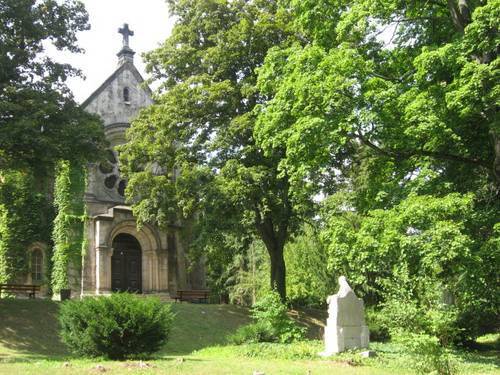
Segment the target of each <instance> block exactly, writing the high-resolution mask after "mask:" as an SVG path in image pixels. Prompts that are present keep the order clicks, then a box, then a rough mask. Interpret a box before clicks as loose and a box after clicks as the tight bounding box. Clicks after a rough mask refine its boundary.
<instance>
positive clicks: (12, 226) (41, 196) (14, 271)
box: [0, 170, 53, 283]
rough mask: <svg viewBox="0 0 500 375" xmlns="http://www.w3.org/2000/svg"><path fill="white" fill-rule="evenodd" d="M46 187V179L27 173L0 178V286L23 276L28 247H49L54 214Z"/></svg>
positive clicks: (6, 175) (20, 172)
mask: <svg viewBox="0 0 500 375" xmlns="http://www.w3.org/2000/svg"><path fill="white" fill-rule="evenodd" d="M47 186H48V182H47V179H46V178H45V179H40V178H36V177H35V176H34V174H33V172H32V171H29V170H27V171H15V172H13V171H8V172H3V173H1V174H0V282H1V283H6V282H14V281H15V280H16V279H18V278H21V277H23V276H25V275H26V273H27V272H28V266H29V258H28V255H29V254H28V251H27V249H28V246H29V245H30V244H32V243H33V242H36V241H40V242H43V243H46V244H49V243H50V228H51V222H52V217H53V211H52V209H51V204H50V201H49V194H48V191H47ZM44 271H45V272H44V274H45V273H46V271H47V270H44Z"/></svg>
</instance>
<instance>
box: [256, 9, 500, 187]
mask: <svg viewBox="0 0 500 375" xmlns="http://www.w3.org/2000/svg"><path fill="white" fill-rule="evenodd" d="M288 3H289V7H290V8H291V9H292V10H293V12H295V16H296V20H297V27H299V28H301V30H302V32H303V34H304V36H305V38H306V39H307V41H308V43H307V44H306V45H294V46H292V47H289V48H274V49H273V50H272V51H271V52H270V53H269V55H268V57H267V58H266V64H265V66H264V68H262V69H261V70H260V74H259V83H260V84H259V88H260V89H261V91H262V93H263V94H266V95H267V96H268V97H270V98H272V100H270V101H269V102H267V103H266V104H265V105H264V106H263V107H262V109H261V113H260V115H259V119H258V126H257V132H256V135H257V139H258V140H259V144H261V145H262V146H263V147H264V149H265V150H267V151H268V152H270V153H271V152H272V150H275V149H280V150H286V151H285V153H286V156H285V157H284V159H283V160H282V165H283V166H284V167H286V168H287V170H288V172H289V173H290V174H291V175H292V176H294V177H296V178H295V180H298V181H300V180H302V179H304V178H306V179H311V180H314V181H318V182H319V181H321V180H322V179H323V180H324V178H325V177H326V178H329V177H331V176H332V174H331V173H323V172H328V171H330V170H331V168H336V169H337V170H346V167H347V168H351V167H353V164H352V163H351V161H353V160H355V161H359V162H360V161H361V160H362V159H367V157H369V156H370V155H374V156H376V157H382V158H385V160H386V161H388V162H391V163H392V164H393V165H394V167H391V168H389V167H387V164H384V165H385V167H383V168H386V170H385V171H383V170H378V169H377V166H375V165H372V166H371V167H370V168H371V169H372V170H373V171H375V170H377V172H381V173H382V174H383V173H386V176H387V174H388V173H390V172H389V171H388V170H387V169H391V170H392V172H393V173H395V175H394V176H393V177H394V180H396V183H400V181H403V182H404V181H405V178H406V180H408V176H407V175H408V174H411V173H420V174H422V173H429V174H432V177H430V176H429V178H439V179H440V180H441V181H442V182H445V181H446V182H453V183H454V186H455V188H456V189H457V190H458V191H469V190H472V191H474V190H476V189H478V188H482V187H484V186H487V185H490V186H491V187H492V189H493V190H496V191H497V193H498V188H499V186H500V174H499V171H500V170H499V168H500V165H499V164H498V163H499V162H500V154H499V152H500V148H499V143H498V141H499V139H498V137H499V134H500V128H499V120H498V111H497V107H498V97H499V85H498V79H499V69H498V61H499V60H498V55H497V49H498V40H499V35H498V30H497V25H496V21H497V20H498V16H499V12H500V5H499V2H498V1H495V0H493V1H466V0H464V1H462V0H461V1H444V0H442V1H430V2H422V3H420V2H398V1H384V2H382V1H375V2H373V1H365V0H358V1H354V2H352V1H350V2H346V1H342V0H324V1H319V2H316V1H313V2H309V1H305V2H304V1H294V0H292V1H288ZM355 154H356V155H358V156H357V157H353V155H355ZM379 167H380V165H379ZM398 171H399V172H398ZM373 174H374V175H377V173H373ZM338 176H345V174H338ZM375 178H376V177H375ZM398 180H399V181H398ZM337 181H338V179H337ZM488 190H489V188H488Z"/></svg>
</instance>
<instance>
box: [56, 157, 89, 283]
mask: <svg viewBox="0 0 500 375" xmlns="http://www.w3.org/2000/svg"><path fill="white" fill-rule="evenodd" d="M84 192H85V168H84V167H83V166H81V165H78V164H70V163H69V162H67V161H62V162H60V163H59V166H58V169H57V176H56V183H55V189H54V204H55V206H56V209H57V215H56V218H55V219H54V228H53V232H52V239H53V241H54V252H53V256H52V262H53V268H52V288H53V291H54V292H59V291H60V290H61V289H68V288H70V287H71V280H70V279H69V277H68V276H69V275H68V268H69V267H72V268H73V269H76V270H79V269H80V267H81V255H82V246H83V242H84V241H83V234H84V232H83V229H84V220H85V216H84V214H85V212H84V210H85V209H84V201H83V194H84Z"/></svg>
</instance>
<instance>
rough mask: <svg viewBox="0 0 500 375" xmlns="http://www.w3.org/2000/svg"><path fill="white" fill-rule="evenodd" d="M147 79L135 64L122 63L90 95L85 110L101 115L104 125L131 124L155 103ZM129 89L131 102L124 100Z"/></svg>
mask: <svg viewBox="0 0 500 375" xmlns="http://www.w3.org/2000/svg"><path fill="white" fill-rule="evenodd" d="M143 83H144V79H143V78H142V76H141V75H140V73H139V72H138V71H137V69H136V67H135V66H134V65H133V64H132V63H124V64H122V65H121V66H120V67H119V68H118V69H117V70H116V71H115V72H114V73H113V74H112V75H111V76H110V77H109V78H108V79H107V80H106V81H104V83H103V84H102V85H101V86H100V87H99V88H98V89H97V90H96V91H94V93H92V95H90V96H89V98H88V99H87V100H85V101H84V102H83V104H82V107H83V108H84V109H85V110H86V111H87V112H90V113H93V114H97V115H99V116H100V117H101V119H102V120H103V122H104V126H105V127H107V126H110V125H113V124H129V123H130V121H131V119H133V118H134V117H135V116H137V114H138V113H139V111H140V109H141V108H144V107H147V106H149V105H151V104H152V103H153V100H152V98H151V90H150V89H149V88H148V87H147V86H145V85H144V87H143ZM125 88H127V89H128V96H129V100H128V101H126V100H125V99H126V98H124V89H125Z"/></svg>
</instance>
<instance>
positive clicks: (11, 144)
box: [0, 0, 104, 173]
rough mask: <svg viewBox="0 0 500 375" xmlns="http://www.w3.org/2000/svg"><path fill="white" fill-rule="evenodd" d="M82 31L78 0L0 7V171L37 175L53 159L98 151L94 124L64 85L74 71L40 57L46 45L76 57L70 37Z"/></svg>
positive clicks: (25, 0)
mask: <svg viewBox="0 0 500 375" xmlns="http://www.w3.org/2000/svg"><path fill="white" fill-rule="evenodd" d="M88 28H89V25H88V15H87V13H86V11H85V8H84V6H83V4H82V3H81V2H79V1H75V0H67V1H64V2H56V1H53V0H43V1H33V0H2V1H1V2H0V66H1V69H0V129H1V136H0V169H19V168H26V167H28V168H33V169H35V170H38V171H41V172H42V173H43V171H44V170H46V169H47V168H49V169H50V168H51V167H53V166H54V165H55V162H56V161H57V160H60V159H67V160H86V159H88V158H91V157H92V156H93V155H95V154H96V151H98V150H100V149H101V147H102V145H103V142H104V136H103V133H102V129H101V124H100V121H99V120H98V119H97V118H96V117H94V116H92V115H89V114H87V113H85V112H84V111H83V110H82V109H80V108H79V107H78V105H77V104H76V103H75V102H74V100H73V98H72V95H71V93H70V91H69V89H68V88H67V86H66V84H65V81H66V79H67V78H68V77H69V76H73V75H77V74H79V72H78V71H77V70H75V69H73V68H72V67H71V66H69V65H68V64H62V63H58V62H56V61H54V60H53V59H51V58H49V57H48V56H47V55H46V54H45V53H44V52H45V48H46V46H47V45H48V44H52V45H53V46H55V47H56V48H57V49H59V50H68V51H71V52H81V49H80V48H78V47H77V45H76V39H77V38H76V34H77V32H78V31H83V30H87V29H88Z"/></svg>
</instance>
